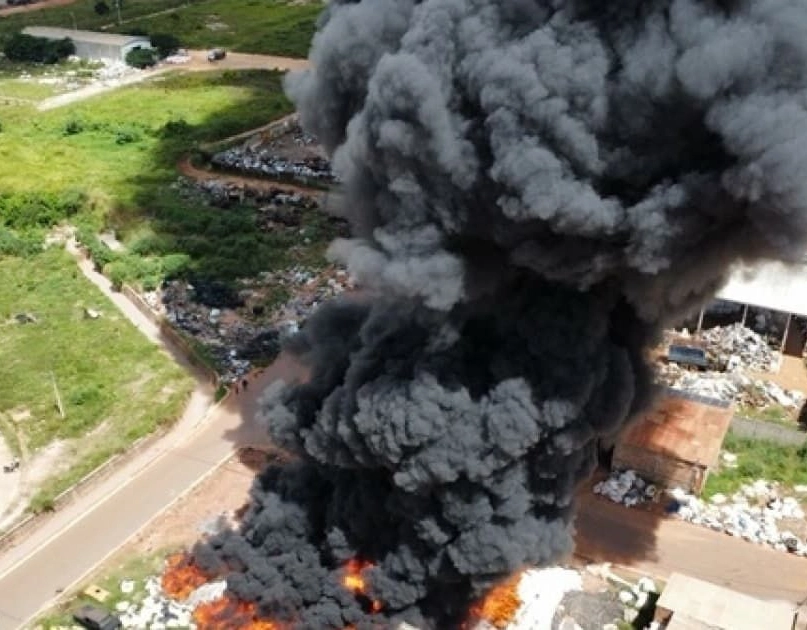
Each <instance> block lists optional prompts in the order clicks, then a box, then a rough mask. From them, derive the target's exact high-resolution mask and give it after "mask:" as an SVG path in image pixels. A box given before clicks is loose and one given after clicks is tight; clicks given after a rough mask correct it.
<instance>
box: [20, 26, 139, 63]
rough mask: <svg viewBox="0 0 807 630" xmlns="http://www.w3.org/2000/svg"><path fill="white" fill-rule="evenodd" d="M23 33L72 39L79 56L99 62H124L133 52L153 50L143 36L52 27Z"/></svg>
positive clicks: (36, 28) (56, 38) (39, 27)
mask: <svg viewBox="0 0 807 630" xmlns="http://www.w3.org/2000/svg"><path fill="white" fill-rule="evenodd" d="M22 32H23V33H24V34H25V35H31V36H33V37H42V38H44V39H52V40H60V39H70V40H72V41H73V44H74V45H75V47H76V55H77V56H79V57H81V58H82V59H92V60H97V61H101V60H104V61H124V60H125V59H126V55H127V54H128V53H129V52H130V51H132V50H136V49H138V48H151V40H150V39H149V38H148V37H147V36H142V35H117V34H115V33H99V32H96V31H78V30H73V29H70V28H56V27H51V26H29V27H27V28H25V29H23V31H22Z"/></svg>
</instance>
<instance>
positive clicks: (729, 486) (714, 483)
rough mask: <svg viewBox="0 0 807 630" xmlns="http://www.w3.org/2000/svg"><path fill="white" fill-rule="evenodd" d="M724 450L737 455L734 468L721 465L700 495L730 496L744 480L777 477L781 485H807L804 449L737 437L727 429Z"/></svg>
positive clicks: (806, 458)
mask: <svg viewBox="0 0 807 630" xmlns="http://www.w3.org/2000/svg"><path fill="white" fill-rule="evenodd" d="M723 450H725V451H728V452H730V453H734V454H735V455H737V468H722V469H721V470H720V471H718V472H715V473H712V474H710V475H709V478H708V479H707V481H706V488H705V489H704V492H703V495H704V497H706V498H708V497H711V496H712V495H713V494H716V493H718V492H719V493H722V494H726V495H730V494H732V493H733V492H735V491H736V490H738V489H739V487H740V486H741V485H742V484H744V483H753V482H754V481H755V480H757V479H769V480H776V481H778V482H780V483H781V484H783V485H784V486H786V487H787V486H793V485H797V484H807V448H806V447H804V446H795V445H791V446H785V445H782V444H778V443H775V442H769V441H767V440H755V439H749V438H743V437H739V436H737V435H734V434H733V433H731V432H729V434H728V435H727V436H726V439H725V441H724V442H723Z"/></svg>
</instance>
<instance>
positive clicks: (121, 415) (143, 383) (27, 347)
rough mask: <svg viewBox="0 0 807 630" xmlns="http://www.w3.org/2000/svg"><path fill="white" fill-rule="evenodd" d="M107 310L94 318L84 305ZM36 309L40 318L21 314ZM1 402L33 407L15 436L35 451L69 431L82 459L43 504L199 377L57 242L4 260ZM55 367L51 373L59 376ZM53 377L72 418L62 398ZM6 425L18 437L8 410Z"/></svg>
mask: <svg viewBox="0 0 807 630" xmlns="http://www.w3.org/2000/svg"><path fill="white" fill-rule="evenodd" d="M85 308H91V309H95V310H97V311H99V312H100V313H101V317H99V318H98V319H90V318H87V317H85V315H84V309H85ZM20 313H29V314H31V315H33V317H34V318H35V319H36V321H35V322H33V323H25V324H20V323H18V322H17V321H16V320H15V319H14V316H15V315H17V314H20ZM0 322H2V324H0V410H2V411H3V412H10V411H12V410H18V409H26V410H28V411H29V412H30V417H29V418H28V419H26V420H21V421H19V422H18V423H17V433H18V436H20V437H21V438H22V440H23V441H24V444H20V443H19V439H17V436H13V439H12V440H11V441H10V444H11V446H12V447H13V448H15V449H17V450H18V451H19V450H20V449H21V448H25V449H26V450H28V451H31V452H34V451H36V450H37V449H39V448H41V447H43V446H45V445H47V444H49V443H51V442H52V441H54V440H67V443H68V446H69V453H70V455H71V456H72V457H71V459H73V460H74V464H73V466H72V467H71V468H70V469H69V470H68V471H66V472H63V473H61V474H59V475H58V476H57V477H56V478H54V479H53V480H51V482H49V483H48V484H47V486H46V487H45V488H43V490H42V494H40V496H39V497H38V498H37V499H36V503H37V504H39V505H45V504H47V500H48V499H49V498H51V497H52V496H55V495H56V494H58V492H60V491H61V490H62V489H64V488H65V487H67V486H69V485H70V483H72V482H73V481H75V480H77V479H79V478H80V477H82V476H83V475H84V474H86V473H87V472H89V471H90V470H92V469H93V468H95V467H96V466H97V465H99V464H100V463H101V462H103V461H105V460H106V459H108V458H109V457H110V456H111V455H113V454H115V453H118V452H121V451H123V450H124V449H125V448H126V447H127V446H128V445H130V444H131V443H132V442H133V441H134V440H136V439H137V438H139V437H141V436H144V435H147V434H148V433H150V432H152V431H153V430H154V429H155V428H157V427H159V426H161V425H164V424H166V423H170V422H171V421H172V420H174V419H175V418H176V417H177V416H178V414H179V412H180V411H181V409H182V408H183V406H184V404H185V401H186V400H187V396H188V394H189V392H190V391H191V389H192V387H193V382H192V380H191V379H190V378H189V377H187V376H186V375H185V373H184V372H183V371H182V370H181V369H180V368H179V367H177V366H176V365H175V364H174V362H173V361H172V360H171V359H170V358H169V357H168V356H166V355H165V354H163V353H161V352H160V351H159V350H158V349H157V347H156V346H153V345H152V344H151V343H149V342H148V341H147V340H146V339H144V338H143V336H142V335H141V334H140V333H139V332H138V331H137V330H136V329H135V328H134V326H132V325H131V324H130V323H129V322H128V321H127V320H126V319H124V318H123V316H122V315H120V313H119V312H118V311H117V309H116V308H115V307H114V306H113V304H112V303H111V302H109V301H108V300H107V299H106V297H105V296H104V295H103V294H101V293H100V292H99V291H98V290H97V289H96V288H95V287H94V286H92V285H91V284H90V283H89V282H88V281H87V280H86V279H85V278H84V277H83V276H82V275H81V273H80V272H79V270H78V268H77V267H76V264H75V261H74V260H73V258H72V257H71V256H70V255H69V254H67V253H66V252H65V251H63V250H61V249H58V248H51V249H48V250H46V251H44V252H42V253H40V254H36V255H34V256H32V257H30V258H17V257H11V256H9V257H5V258H2V259H0ZM51 375H52V376H51ZM54 380H55V383H56V386H57V387H58V390H59V394H60V396H61V400H62V404H63V408H64V412H65V417H64V418H62V417H61V415H60V413H59V410H58V408H57V404H56V397H55V393H54ZM5 415H6V418H5V422H4V425H5V427H6V431H5V432H4V433H6V436H7V437H12V436H9V435H8V434H9V429H10V427H9V425H10V421H9V417H10V414H8V413H6V414H5Z"/></svg>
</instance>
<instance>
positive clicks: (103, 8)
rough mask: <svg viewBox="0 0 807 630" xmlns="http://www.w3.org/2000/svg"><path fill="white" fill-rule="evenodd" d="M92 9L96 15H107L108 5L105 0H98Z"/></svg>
mask: <svg viewBox="0 0 807 630" xmlns="http://www.w3.org/2000/svg"><path fill="white" fill-rule="evenodd" d="M93 9H94V10H95V12H96V13H97V14H98V15H108V14H109V5H108V4H107V3H106V2H104V0H100V1H99V2H96V3H95V6H94V7H93Z"/></svg>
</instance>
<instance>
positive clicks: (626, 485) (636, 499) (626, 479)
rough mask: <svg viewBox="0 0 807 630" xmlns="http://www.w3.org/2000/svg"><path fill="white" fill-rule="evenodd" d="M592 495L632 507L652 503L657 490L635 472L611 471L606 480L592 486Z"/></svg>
mask: <svg viewBox="0 0 807 630" xmlns="http://www.w3.org/2000/svg"><path fill="white" fill-rule="evenodd" d="M593 491H594V494H600V495H602V496H604V497H607V498H608V499H610V500H611V501H613V502H614V503H622V504H623V505H625V506H627V507H633V506H634V505H639V504H640V503H644V502H646V501H652V500H653V499H654V498H655V496H656V493H657V492H658V489H657V488H656V486H655V485H654V484H652V483H650V482H648V481H645V480H644V479H642V478H641V477H640V476H639V474H638V473H637V472H636V471H635V470H622V471H612V472H611V474H610V475H609V476H608V478H607V479H605V480H603V481H599V482H597V483H596V484H594V488H593Z"/></svg>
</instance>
